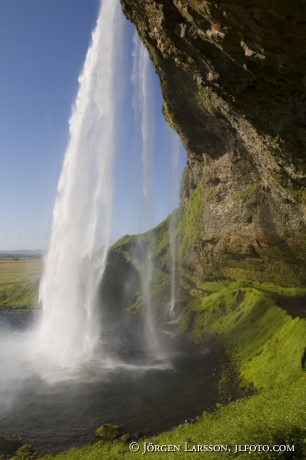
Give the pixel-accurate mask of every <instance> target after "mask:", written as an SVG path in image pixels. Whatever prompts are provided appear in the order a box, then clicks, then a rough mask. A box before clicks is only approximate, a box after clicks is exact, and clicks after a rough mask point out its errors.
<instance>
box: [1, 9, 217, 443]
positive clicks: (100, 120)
mask: <svg viewBox="0 0 306 460" xmlns="http://www.w3.org/2000/svg"><path fill="white" fill-rule="evenodd" d="M127 27H131V26H130V24H128V22H127V21H126V19H125V18H124V17H123V15H122V12H121V10H120V4H119V1H117V0H116V1H115V0H103V1H102V3H101V9H100V13H99V17H98V20H97V25H96V28H95V30H94V32H93V34H92V43H91V46H90V48H89V50H88V52H87V56H86V60H85V64H84V68H83V71H82V74H81V76H80V78H79V90H78V94H77V97H76V101H75V104H74V108H73V111H72V115H71V118H70V122H69V129H70V140H69V144H68V147H67V150H66V153H65V157H64V163H63V168H62V172H61V175H60V180H59V184H58V190H57V196H56V202H55V206H54V211H53V224H52V234H51V241H50V247H49V251H48V254H47V257H46V260H45V270H44V273H43V277H42V280H41V285H40V300H41V302H42V313H41V312H34V313H33V314H32V315H30V314H25V313H21V312H18V311H10V310H4V309H2V310H1V311H0V332H1V336H0V436H1V435H15V436H18V437H20V438H21V439H22V440H23V442H26V443H30V444H33V446H34V447H35V448H37V449H39V450H41V451H42V452H59V451H63V450H65V449H67V448H68V447H70V446H73V445H83V444H85V443H88V442H94V440H95V438H94V430H95V429H96V428H97V427H98V426H100V425H102V424H103V423H107V422H108V423H109V422H112V423H118V424H120V425H122V426H123V428H124V430H127V431H129V432H130V433H133V432H135V431H143V432H144V433H145V434H148V435H149V434H155V433H157V432H158V431H159V430H165V429H169V428H171V427H172V426H174V425H176V424H178V423H180V422H181V421H182V420H183V419H184V418H187V417H188V418H190V417H191V418H192V417H195V416H196V415H198V413H199V407H201V408H202V410H204V409H206V408H207V407H209V406H210V405H211V404H212V402H213V400H214V398H215V395H216V390H215V387H216V386H215V383H216V377H215V372H214V367H215V358H214V356H213V354H210V353H209V352H208V350H207V349H206V348H204V347H202V346H200V347H198V346H196V345H194V344H186V343H185V342H184V341H183V342H182V341H181V339H179V338H178V337H175V338H173V337H172V338H170V336H169V335H167V334H165V333H164V331H163V330H161V328H159V327H158V326H157V325H156V323H155V318H154V311H153V302H152V293H151V280H152V273H153V261H152V254H151V246H150V242H149V243H144V241H143V240H142V239H139V241H138V245H137V251H136V253H135V257H134V259H135V260H134V264H135V266H136V267H137V269H138V270H139V274H140V278H141V284H142V301H143V304H144V321H143V323H142V324H143V325H144V330H142V329H141V328H139V327H138V326H139V324H140V323H139V321H137V319H135V318H134V317H133V315H131V316H130V318H129V334H128V336H127V335H125V333H122V334H121V335H120V334H119V335H117V336H116V337H115V340H114V337H110V336H111V335H112V333H111V331H109V333H108V334H107V331H106V334H105V335H103V334H104V333H105V328H103V327H101V324H103V305H102V307H101V305H99V299H98V287H99V283H100V282H101V278H102V277H103V273H104V271H105V267H106V261H107V253H108V248H109V245H110V237H111V231H112V210H113V191H114V188H115V183H114V180H115V179H114V162H115V161H116V155H117V153H118V149H119V147H118V146H119V143H120V142H119V141H120V136H121V131H120V129H118V127H120V126H121V122H122V113H121V105H122V101H123V100H124V97H125V96H124V88H125V82H126V81H127V80H129V81H131V80H132V84H133V87H134V96H133V101H132V103H133V106H134V110H135V119H136V121H137V122H138V125H139V127H140V130H141V139H142V141H141V143H142V164H143V168H142V170H143V172H142V175H143V203H144V208H143V212H142V217H143V226H144V227H145V228H150V227H152V225H153V218H152V216H153V212H154V211H153V205H152V182H151V172H152V168H153V166H152V164H153V154H154V149H153V145H154V142H153V141H154V139H153V137H154V121H153V120H154V97H153V94H154V93H153V91H152V75H153V72H154V71H153V69H152V65H151V64H150V61H149V58H148V54H147V52H146V51H145V49H144V47H143V45H142V44H141V43H140V41H139V39H138V38H137V37H136V35H134V39H133V43H134V52H133V59H134V64H133V69H132V75H131V74H128V73H127V72H128V70H127V69H128V68H129V66H126V61H127V60H126V59H125V58H124V54H125V50H126V48H125V44H126V42H127V40H128V39H129V37H130V35H131V34H130V33H128V32H127ZM129 30H130V29H129ZM130 70H131V69H130ZM123 131H124V130H123ZM123 142H124V140H123ZM176 142H177V141H176V140H175V141H174V143H172V145H173V146H174V147H173V152H174V153H173V168H172V170H173V173H174V175H175V174H177V155H178V146H177V144H176ZM170 144H171V143H170ZM169 150H170V148H169ZM177 189H178V179H176V182H175V183H174V184H173V186H172V190H173V196H174V194H176V193H177V192H178V190H177ZM172 200H174V198H172ZM175 226H176V222H175V221H173V222H171V221H170V241H171V244H170V249H171V255H172V256H171V257H172V263H171V266H172V278H171V286H172V288H171V300H172V301H175V296H176V288H175V282H176V281H175V280H176V265H177V263H176V258H175V253H176V245H175ZM165 308H166V307H165ZM25 315H29V316H25ZM138 323H139V324H138ZM110 344H111V345H110ZM139 349H143V351H144V353H142V355H141V356H142V358H141V360H139V359H138V358H137V356H138V355H139V353H138V351H139ZM143 356H145V357H146V359H143ZM182 395H185V397H184V398H182ZM148 411H149V412H148ZM165 411H166V412H165ZM148 413H150V417H148ZM133 430H134V431H133Z"/></svg>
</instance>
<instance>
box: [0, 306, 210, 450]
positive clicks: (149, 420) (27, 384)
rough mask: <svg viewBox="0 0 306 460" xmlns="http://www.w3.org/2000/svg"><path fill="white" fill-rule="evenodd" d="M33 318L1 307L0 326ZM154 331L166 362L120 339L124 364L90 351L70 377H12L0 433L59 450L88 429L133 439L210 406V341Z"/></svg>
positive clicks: (78, 442) (1, 404)
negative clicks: (110, 427) (113, 430)
mask: <svg viewBox="0 0 306 460" xmlns="http://www.w3.org/2000/svg"><path fill="white" fill-rule="evenodd" d="M33 315H35V313H25V312H20V311H14V310H8V309H7V310H5V309H2V310H1V311H0V328H1V325H2V329H3V326H4V325H5V327H6V328H7V326H8V325H9V326H10V328H11V331H12V333H13V331H14V330H18V331H20V330H26V329H27V328H29V327H30V325H31V322H32V318H33ZM36 315H37V313H36ZM159 334H160V336H161V337H162V340H164V341H165V343H167V344H168V350H169V355H168V358H169V359H168V361H167V363H161V362H150V363H145V362H144V361H142V360H141V359H140V360H139V357H138V358H137V359H136V357H135V360H133V347H132V348H131V352H130V353H129V351H128V346H127V344H126V341H124V340H122V341H121V344H124V347H125V349H124V352H123V353H122V356H124V355H129V357H130V358H129V362H128V363H127V364H126V365H125V364H122V365H117V366H114V367H112V368H108V369H106V368H105V366H103V365H100V364H101V362H103V357H102V356H100V355H99V353H102V351H101V352H100V351H99V350H97V353H96V355H95V356H94V358H93V359H92V361H90V362H88V363H86V365H83V366H81V367H80V369H78V372H77V375H76V376H74V378H71V376H70V377H69V378H67V379H60V380H58V381H53V382H52V381H51V382H50V381H46V380H45V379H43V378H42V377H41V376H40V375H39V373H37V372H33V373H32V374H31V373H29V372H27V373H26V376H25V377H24V378H19V379H15V380H14V379H13V380H11V382H10V388H9V389H8V388H4V387H2V390H1V386H0V436H16V437H18V438H19V439H21V441H22V442H23V443H24V444H31V445H32V446H33V448H34V449H35V450H37V451H38V452H41V453H58V452H62V451H65V450H68V449H69V448H70V447H72V446H76V447H78V446H82V445H85V444H92V443H94V442H96V441H97V440H98V438H96V437H95V434H94V433H95V430H96V429H97V428H98V427H100V426H101V425H103V424H105V423H114V424H117V425H120V426H121V427H122V434H124V433H129V434H130V435H131V436H132V437H133V435H134V434H135V433H137V432H141V433H143V435H146V436H150V435H155V434H158V433H159V432H162V431H165V430H169V429H171V428H173V427H175V426H178V425H179V424H181V423H184V421H185V420H186V419H194V418H195V417H197V416H198V415H201V414H202V412H203V411H205V410H207V409H210V408H212V407H213V406H214V404H215V401H216V396H217V372H216V371H217V368H218V363H217V361H216V356H215V355H214V353H213V352H211V351H210V350H209V344H205V346H204V345H196V344H193V343H190V342H186V341H183V340H181V339H179V338H178V337H177V336H176V335H175V334H173V333H169V330H168V329H167V328H164V330H161V331H159ZM119 342H120V340H119ZM0 345H1V344H0ZM134 348H135V347H134ZM8 353H9V350H8ZM21 371H22V369H21ZM1 380H2V379H1V376H0V384H1V383H2V384H3V381H2V382H1ZM1 392H2V397H1ZM8 394H9V395H10V398H11V399H10V401H9V403H8V400H7V395H8ZM3 395H5V398H4V399H5V401H3Z"/></svg>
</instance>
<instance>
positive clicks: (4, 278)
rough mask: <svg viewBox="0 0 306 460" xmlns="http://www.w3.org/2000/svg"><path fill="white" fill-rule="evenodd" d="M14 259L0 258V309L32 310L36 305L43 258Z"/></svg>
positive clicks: (24, 257) (11, 257)
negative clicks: (23, 308)
mask: <svg viewBox="0 0 306 460" xmlns="http://www.w3.org/2000/svg"><path fill="white" fill-rule="evenodd" d="M14 257H15V256H0V307H17V308H21V307H25V308H33V307H35V306H37V305H38V285H39V280H40V276H41V273H42V270H43V258H42V257H41V256H21V257H18V260H14ZM16 258H17V256H16V257H15V259H16Z"/></svg>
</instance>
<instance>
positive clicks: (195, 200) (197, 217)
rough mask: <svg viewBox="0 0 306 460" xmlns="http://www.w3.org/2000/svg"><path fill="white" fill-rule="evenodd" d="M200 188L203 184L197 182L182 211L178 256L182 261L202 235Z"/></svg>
mask: <svg viewBox="0 0 306 460" xmlns="http://www.w3.org/2000/svg"><path fill="white" fill-rule="evenodd" d="M202 188H203V182H202V181H201V182H199V184H198V186H197V188H196V189H195V190H194V191H193V193H192V195H191V197H190V200H189V201H188V204H187V206H186V209H185V210H184V214H183V218H182V222H181V225H180V229H179V231H180V235H181V239H182V243H181V246H180V255H181V257H182V259H184V258H185V257H186V254H188V251H189V249H190V248H191V247H192V246H196V245H197V242H198V239H199V238H200V236H201V234H202V231H203V229H202V225H201V223H202V205H201V198H202Z"/></svg>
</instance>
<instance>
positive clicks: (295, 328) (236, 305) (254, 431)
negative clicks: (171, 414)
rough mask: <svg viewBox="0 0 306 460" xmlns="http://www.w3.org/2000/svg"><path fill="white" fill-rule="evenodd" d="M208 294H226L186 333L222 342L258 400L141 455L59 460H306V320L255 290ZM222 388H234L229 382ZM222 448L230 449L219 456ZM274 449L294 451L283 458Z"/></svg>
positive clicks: (212, 300)
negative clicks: (206, 447) (229, 386)
mask: <svg viewBox="0 0 306 460" xmlns="http://www.w3.org/2000/svg"><path fill="white" fill-rule="evenodd" d="M205 287H206V288H210V289H211V288H214V289H216V288H218V292H214V293H212V294H210V295H208V296H206V297H202V298H200V297H199V298H197V299H195V300H194V301H193V302H191V303H190V305H189V310H188V311H187V312H186V314H185V317H184V320H183V322H182V324H181V327H182V331H183V332H184V333H186V334H189V335H190V336H191V337H192V338H194V339H196V340H201V339H202V337H204V336H205V335H207V334H214V335H215V336H218V337H219V339H220V340H221V341H222V342H223V344H224V345H225V347H226V349H227V351H228V355H229V357H230V358H231V362H232V364H233V365H234V366H235V367H236V370H237V373H238V376H239V380H240V384H241V386H243V387H244V388H249V389H252V390H253V393H254V394H253V395H252V396H248V397H245V398H243V399H240V400H238V401H232V402H230V403H229V404H227V405H224V406H222V405H221V404H219V405H218V409H217V410H216V411H215V412H213V413H203V415H202V416H201V417H200V419H199V420H198V421H197V422H196V423H188V424H184V425H182V426H180V427H178V428H176V429H175V430H173V431H169V432H166V433H162V434H160V435H159V436H157V437H156V438H151V439H141V440H139V441H137V442H138V445H139V451H137V452H132V451H131V450H130V448H129V442H128V443H124V442H122V441H112V442H104V441H98V442H97V444H96V445H94V446H86V447H83V448H81V449H71V450H70V451H69V452H66V453H63V454H60V455H58V456H56V460H83V459H86V460H100V459H103V460H113V459H131V460H132V459H137V458H143V451H144V448H145V446H150V447H149V449H153V450H154V452H150V451H149V452H147V453H146V454H145V455H147V456H148V457H150V456H151V457H152V458H153V459H156V460H159V459H173V460H174V459H190V458H203V457H204V458H207V459H227V458H228V459H230V458H235V457H238V458H239V459H249V458H258V459H264V460H274V459H275V460H277V459H290V460H293V459H304V460H305V459H306V374H305V365H306V363H305V362H304V359H305V358H304V357H305V348H306V320H305V319H302V318H295V319H293V318H292V317H290V316H289V315H288V314H287V313H286V312H285V311H284V310H282V309H281V308H279V307H278V306H277V305H276V304H275V300H274V299H273V298H272V297H270V296H269V295H268V294H266V293H265V292H262V291H261V290H259V289H256V288H254V287H249V286H247V287H245V286H244V287H242V286H241V285H239V286H237V285H236V286H235V285H231V286H230V287H223V288H222V286H221V285H220V284H215V285H207V286H205ZM224 378H226V377H224ZM221 383H222V385H224V386H226V383H227V382H226V381H225V382H221ZM149 416H150V414H148V417H149ZM149 443H152V444H149ZM185 443H187V444H185ZM220 445H222V446H224V448H226V449H227V450H226V451H223V452H219V451H218V450H214V449H218V447H214V446H220ZM236 445H240V446H245V445H252V446H262V445H264V446H265V448H264V449H265V451H261V452H258V451H257V452H254V451H252V450H248V449H247V448H244V447H241V448H240V449H241V450H240V451H238V452H236V453H234V452H235V450H236V447H235V446H236ZM152 446H153V447H152ZM197 446H202V447H200V448H199V447H197ZM203 446H212V447H211V449H212V451H210V452H203V451H199V449H202V450H203V449H204V447H203ZM273 446H284V447H282V448H281V449H287V447H286V446H289V448H290V449H294V450H290V451H285V452H275V451H273V449H274V447H273ZM292 446H294V447H292ZM136 447H137V446H136ZM276 448H277V447H276ZM161 449H163V450H164V451H161ZM174 449H175V450H176V451H173V450H174ZM252 449H254V447H252ZM257 449H260V447H257ZM267 449H271V450H270V451H267ZM14 458H16V459H17V458H23V457H18V456H17V457H14Z"/></svg>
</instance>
